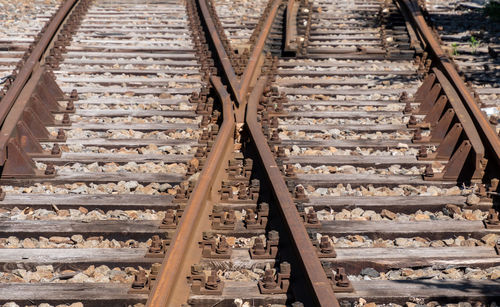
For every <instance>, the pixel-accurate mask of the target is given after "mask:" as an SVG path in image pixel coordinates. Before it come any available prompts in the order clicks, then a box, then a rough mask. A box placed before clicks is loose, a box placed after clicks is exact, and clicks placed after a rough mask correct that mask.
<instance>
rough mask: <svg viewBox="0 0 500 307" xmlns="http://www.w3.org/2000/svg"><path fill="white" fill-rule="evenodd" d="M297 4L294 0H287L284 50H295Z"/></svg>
mask: <svg viewBox="0 0 500 307" xmlns="http://www.w3.org/2000/svg"><path fill="white" fill-rule="evenodd" d="M298 11H299V4H298V3H297V1H296V0H288V3H287V6H286V29H285V46H284V51H285V52H296V51H297V41H296V40H297V12H298Z"/></svg>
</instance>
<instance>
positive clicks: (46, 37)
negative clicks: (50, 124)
mask: <svg viewBox="0 0 500 307" xmlns="http://www.w3.org/2000/svg"><path fill="white" fill-rule="evenodd" d="M78 1H79V0H66V2H64V4H63V5H62V6H61V7H60V8H59V10H58V11H57V13H56V15H54V18H53V19H52V21H51V22H50V23H49V25H48V26H47V29H45V31H44V32H43V34H42V36H41V38H40V40H39V41H38V43H37V44H36V46H35V47H34V48H33V50H32V51H31V54H30V56H29V57H28V59H26V62H25V64H24V65H23V67H22V68H21V69H20V71H19V73H18V74H17V76H16V79H15V80H14V82H13V83H12V85H11V87H10V88H9V90H8V91H7V93H6V94H5V96H4V97H3V98H2V101H1V103H0V124H1V126H3V125H4V123H5V121H6V119H7V117H8V114H9V112H10V110H11V109H12V107H13V106H14V104H15V102H16V100H17V98H18V97H19V94H20V93H21V91H22V90H23V88H24V86H25V85H26V83H27V82H28V80H29V79H30V77H31V75H32V73H33V70H34V69H35V68H36V67H37V65H39V63H40V60H41V59H42V56H43V55H44V53H45V51H46V50H47V48H48V47H49V45H50V44H51V42H52V40H53V39H54V37H55V35H56V33H57V31H58V30H59V28H60V27H61V25H62V24H63V22H64V20H65V19H66V17H67V16H68V15H69V14H70V13H71V11H72V9H73V7H74V6H75V5H76V4H77V3H78Z"/></svg>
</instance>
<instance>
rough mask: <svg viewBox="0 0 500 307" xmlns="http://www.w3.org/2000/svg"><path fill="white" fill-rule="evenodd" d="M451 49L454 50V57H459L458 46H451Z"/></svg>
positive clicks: (455, 44)
mask: <svg viewBox="0 0 500 307" xmlns="http://www.w3.org/2000/svg"><path fill="white" fill-rule="evenodd" d="M451 48H453V55H454V56H457V55H458V44H457V43H453V44H451Z"/></svg>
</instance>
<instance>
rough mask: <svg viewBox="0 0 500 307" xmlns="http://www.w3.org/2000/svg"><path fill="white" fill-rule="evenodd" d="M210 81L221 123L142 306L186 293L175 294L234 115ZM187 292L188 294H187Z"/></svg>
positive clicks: (168, 302) (174, 300)
mask: <svg viewBox="0 0 500 307" xmlns="http://www.w3.org/2000/svg"><path fill="white" fill-rule="evenodd" d="M210 81H211V83H212V85H213V87H214V89H215V90H216V92H217V96H218V97H219V98H220V100H221V103H222V106H223V122H222V125H221V128H220V130H219V133H218V134H217V137H216V139H215V142H214V144H213V146H212V149H211V151H210V152H209V154H208V157H207V160H206V162H205V165H206V167H204V168H203V170H202V171H201V174H200V176H199V177H198V181H197V183H196V186H195V188H194V190H193V192H192V193H191V195H190V197H189V200H188V202H187V205H186V207H185V209H184V213H183V214H182V218H181V219H180V222H179V225H178V227H177V230H176V232H175V234H174V236H173V238H172V241H171V243H170V246H169V248H168V250H167V253H166V255H165V257H164V258H163V262H162V265H161V268H160V271H159V273H158V278H157V280H158V282H157V283H156V285H155V286H154V287H153V289H152V290H151V293H150V295H149V298H148V301H147V304H146V306H151V307H152V306H155V307H156V306H177V305H181V303H182V302H185V300H186V299H187V297H184V295H185V293H186V291H179V288H180V287H183V286H186V285H185V284H187V282H186V279H185V276H186V275H187V274H185V273H186V272H187V270H189V268H190V266H191V265H192V264H193V263H195V262H197V260H199V259H198V257H199V255H198V254H197V253H193V252H192V251H193V250H196V249H199V247H198V246H196V242H198V241H200V239H201V237H200V238H198V236H201V233H202V231H199V230H200V227H203V218H204V217H207V216H208V211H209V209H210V208H208V207H209V206H208V202H209V199H210V195H211V192H212V189H213V187H214V185H215V181H216V180H215V178H217V177H218V173H219V172H221V171H222V170H223V166H224V164H223V162H224V161H225V159H226V156H227V153H228V152H231V151H232V149H233V147H234V145H233V143H234V139H233V135H234V130H235V128H236V125H235V120H234V118H235V116H234V111H233V103H232V101H231V99H230V95H229V93H228V92H227V91H226V89H225V88H224V86H223V85H222V82H221V79H220V78H219V77H215V76H211V77H210ZM187 293H189V291H187Z"/></svg>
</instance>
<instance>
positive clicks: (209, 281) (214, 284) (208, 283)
mask: <svg viewBox="0 0 500 307" xmlns="http://www.w3.org/2000/svg"><path fill="white" fill-rule="evenodd" d="M188 282H189V283H191V291H192V292H193V294H202V295H222V290H223V288H224V282H223V281H221V280H220V278H219V276H217V272H216V271H215V270H211V271H210V275H208V276H206V275H205V272H204V271H203V268H202V267H201V265H193V266H191V275H190V276H188Z"/></svg>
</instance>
